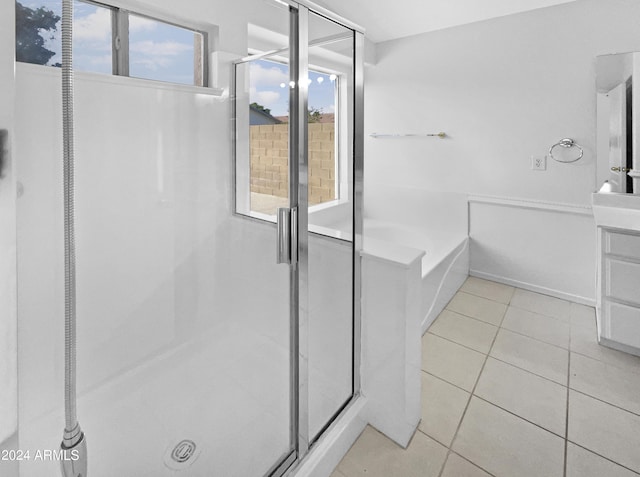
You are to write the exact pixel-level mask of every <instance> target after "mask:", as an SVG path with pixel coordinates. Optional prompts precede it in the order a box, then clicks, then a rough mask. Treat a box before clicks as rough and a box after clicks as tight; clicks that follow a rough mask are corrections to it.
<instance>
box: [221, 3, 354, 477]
mask: <svg viewBox="0 0 640 477" xmlns="http://www.w3.org/2000/svg"><path fill="white" fill-rule="evenodd" d="M275 1H278V2H279V3H285V4H287V5H288V6H289V21H290V29H289V30H290V31H289V48H288V49H289V52H290V56H289V75H290V78H289V79H290V81H291V84H292V85H295V87H292V88H290V90H289V101H290V106H289V111H290V125H291V127H290V130H289V209H290V210H291V211H294V213H293V214H292V216H291V219H292V220H291V222H292V224H293V225H292V226H293V227H296V230H295V231H294V233H293V234H292V235H293V237H294V240H293V241H292V243H291V257H292V258H293V260H291V262H292V263H290V264H289V265H288V266H289V274H290V275H289V293H290V307H289V309H290V340H291V341H290V349H291V353H292V355H291V360H290V366H291V368H290V379H291V386H290V389H291V396H290V404H291V406H290V407H291V420H290V426H291V427H290V436H291V439H292V442H291V448H292V449H293V451H292V452H290V453H288V454H286V455H285V456H283V457H282V459H281V460H280V462H278V463H276V464H275V465H274V467H273V468H272V469H271V470H270V471H269V472H268V473H267V475H268V476H270V477H280V476H282V475H285V474H287V475H288V474H290V473H291V472H293V471H294V470H295V469H296V467H297V466H298V465H299V464H300V463H301V461H302V460H303V459H304V457H305V456H306V455H307V454H308V453H309V451H310V449H311V448H312V447H313V446H314V445H315V444H316V443H318V442H319V441H321V440H322V437H323V436H324V435H326V434H327V433H328V432H330V430H331V429H332V427H333V426H334V424H335V422H336V421H337V420H339V419H340V417H341V416H342V415H343V414H344V413H345V412H347V410H348V409H349V408H350V407H351V405H352V404H353V403H354V402H355V401H356V400H357V399H358V397H359V396H360V390H361V380H360V363H361V343H360V341H361V286H362V285H361V284H362V278H361V267H360V264H361V251H362V226H363V223H362V210H363V209H362V207H363V189H364V184H363V179H364V175H363V171H364V160H363V159H364V55H363V50H364V30H363V29H362V28H361V27H359V26H358V25H356V24H354V23H352V22H350V21H348V20H346V19H344V18H342V17H340V16H338V15H335V14H334V13H332V12H330V11H329V10H327V9H325V8H323V7H320V6H318V5H315V4H314V3H312V2H309V1H307V0H297V1H295V0H275ZM310 13H314V14H317V15H319V16H321V17H324V18H325V19H327V20H329V21H332V22H335V23H337V24H339V25H341V26H343V27H345V28H347V29H349V30H351V31H352V32H353V36H352V41H353V65H352V72H353V75H354V95H353V104H352V106H351V107H353V124H352V127H353V144H351V145H350V147H351V148H352V157H353V165H352V167H353V171H352V173H353V182H352V184H351V187H352V188H353V189H352V190H353V192H352V206H353V214H352V216H353V222H352V237H353V241H352V326H353V333H352V336H353V342H352V353H353V356H352V378H353V379H352V393H351V397H350V398H349V399H348V400H347V402H345V404H344V405H343V406H342V407H341V408H340V409H339V410H338V411H337V412H336V414H335V415H334V416H333V419H332V420H331V422H329V423H328V424H327V426H326V427H325V428H324V430H323V432H322V434H321V435H320V437H318V438H317V439H315V440H313V441H312V438H313V436H311V435H310V425H309V415H310V412H309V268H308V262H309V242H308V237H309V231H308V230H309V229H308V206H309V204H308V187H309V183H308V171H309V158H308V114H307V111H308V110H307V107H308V93H309V91H308V90H309V87H308V82H307V81H306V79H307V78H308V75H309V68H308V64H309V46H310V45H309V16H310ZM279 51H282V50H279ZM276 53H278V51H272V52H266V53H263V54H257V55H251V56H250V57H247V58H242V59H240V60H238V61H237V62H235V63H236V65H237V64H239V63H245V62H247V61H251V60H254V59H259V58H265V57H268V56H272V55H274V54H276ZM301 79H302V81H301ZM234 81H235V78H234ZM235 117H236V115H235V114H234V118H235ZM235 149H236V148H235V147H234V151H235ZM233 169H234V171H235V167H234V168H233ZM234 174H235V172H234ZM234 183H235V177H234ZM234 202H235V194H234ZM235 210H236V209H235V204H234V211H235ZM294 218H295V219H294ZM248 219H250V220H259V219H251V218H248ZM294 248H295V249H294Z"/></svg>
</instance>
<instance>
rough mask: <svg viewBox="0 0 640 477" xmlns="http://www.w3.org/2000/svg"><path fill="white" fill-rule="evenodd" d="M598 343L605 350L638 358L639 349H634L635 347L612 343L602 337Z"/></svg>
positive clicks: (639, 354)
mask: <svg viewBox="0 0 640 477" xmlns="http://www.w3.org/2000/svg"><path fill="white" fill-rule="evenodd" d="M598 341H599V343H600V344H601V345H602V346H606V347H607V348H611V349H615V350H617V351H622V352H623V353H627V354H632V355H634V356H640V349H638V348H636V347H635V346H630V345H626V344H624V343H618V342H617V341H612V340H610V339H608V338H603V337H600V338H599V340H598Z"/></svg>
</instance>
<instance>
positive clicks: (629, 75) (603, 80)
mask: <svg viewBox="0 0 640 477" xmlns="http://www.w3.org/2000/svg"><path fill="white" fill-rule="evenodd" d="M639 82H640V52H631V53H620V54H615V55H603V56H598V57H597V63H596V92H597V127H598V145H597V148H598V162H597V170H596V174H597V183H598V187H601V186H603V185H604V187H603V188H602V189H601V190H603V191H607V192H616V193H631V194H633V193H635V194H640V154H639V152H638V148H640V143H639V142H638V141H639V140H640V121H637V120H634V114H633V111H634V110H635V111H636V112H637V111H640V103H639V101H640V89H638V86H639V85H640V83H639Z"/></svg>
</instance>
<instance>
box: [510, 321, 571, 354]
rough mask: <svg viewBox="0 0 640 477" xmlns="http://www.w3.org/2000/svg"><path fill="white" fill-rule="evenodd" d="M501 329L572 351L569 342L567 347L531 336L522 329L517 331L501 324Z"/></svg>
mask: <svg viewBox="0 0 640 477" xmlns="http://www.w3.org/2000/svg"><path fill="white" fill-rule="evenodd" d="M500 329H501V330H506V331H510V332H511V333H515V334H517V335H520V336H524V337H525V338H530V339H532V340H535V341H537V342H539V343H544V344H548V345H549V346H555V347H556V348H559V349H561V350H564V351H570V350H569V345H568V344H567V347H566V348H565V347H563V346H558V345H557V344H553V343H549V342H548V341H543V340H541V339H540V338H536V337H534V336H530V335H527V334H524V333H522V332H520V331H515V330H512V329H510V328H505V327H504V326H501V327H500ZM569 337H571V330H569Z"/></svg>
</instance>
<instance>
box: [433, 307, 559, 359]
mask: <svg viewBox="0 0 640 477" xmlns="http://www.w3.org/2000/svg"><path fill="white" fill-rule="evenodd" d="M507 306H511V305H507ZM445 310H447V311H449V312H451V313H455V314H456V315H460V316H464V317H465V318H471V319H472V320H476V321H478V322H480V323H484V324H486V325H491V326H494V327H496V328H499V329H503V330H507V331H510V332H511V333H515V334H517V335H520V336H524V337H526V338H530V339H532V340H535V341H538V342H539V343H544V344H548V345H549V346H555V347H556V348H559V349H562V350H568V349H569V347H568V345H567V347H566V348H564V347H562V346H558V345H557V344H553V343H549V342H548V341H543V340H541V339H539V338H535V337H534V336H530V335H527V334H524V333H522V332H519V331H515V330H512V329H509V328H505V327H504V326H502V324H500V325H494V324H493V323H489V322H488V321H485V320H481V319H480V318H476V317H474V316H469V315H465V314H464V313H460V312H459V311H455V310H452V309H451V308H445ZM525 311H527V310H525ZM505 313H506V312H505ZM542 316H544V317H545V318H550V317H548V316H546V315H542ZM503 321H504V317H503V319H502V320H501V323H502V322H503ZM555 321H557V322H559V323H565V324H567V325H570V323H567V322H564V321H560V320H555ZM433 323H435V320H434V322H433ZM430 328H431V326H430V327H429V329H430ZM429 329H427V331H426V332H425V334H426V333H431V334H432V335H436V336H439V337H440V338H444V337H443V336H440V335H438V334H436V333H434V332H432V331H429ZM569 335H571V328H569ZM422 336H424V335H422ZM445 339H446V338H445ZM449 341H452V340H449ZM452 342H453V343H456V344H460V343H457V342H456V341H452ZM460 346H465V345H460ZM465 348H469V347H468V346H465ZM469 349H473V348H469ZM474 351H478V350H474ZM478 353H482V351H478ZM482 354H484V353H482Z"/></svg>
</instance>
